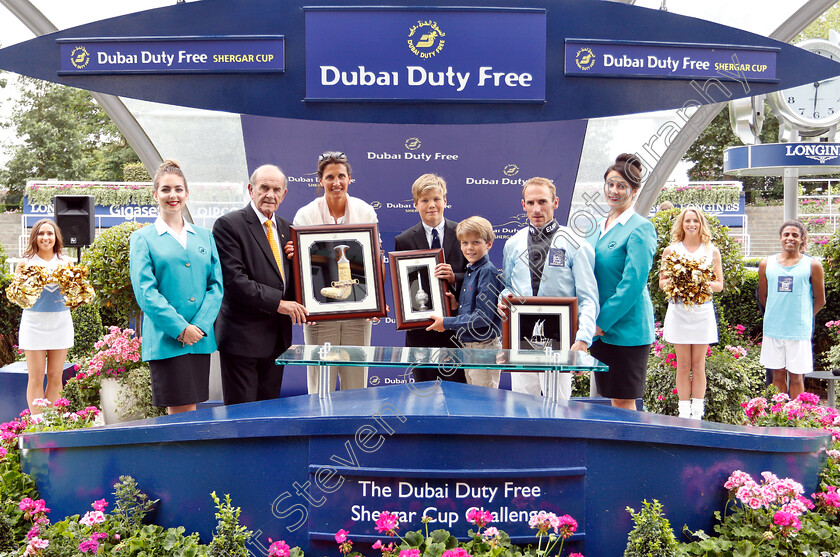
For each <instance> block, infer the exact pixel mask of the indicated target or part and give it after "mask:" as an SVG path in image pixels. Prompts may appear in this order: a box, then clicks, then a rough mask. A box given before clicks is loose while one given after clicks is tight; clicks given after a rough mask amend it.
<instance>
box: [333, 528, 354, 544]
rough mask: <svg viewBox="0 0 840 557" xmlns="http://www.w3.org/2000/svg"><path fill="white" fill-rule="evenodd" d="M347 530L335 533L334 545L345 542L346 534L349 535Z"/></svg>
mask: <svg viewBox="0 0 840 557" xmlns="http://www.w3.org/2000/svg"><path fill="white" fill-rule="evenodd" d="M349 533H350V532H348V531H347V530H339V531H338V532H336V533H335V541H336V543H342V542H345V541H347V534H349Z"/></svg>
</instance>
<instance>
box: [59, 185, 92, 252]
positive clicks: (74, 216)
mask: <svg viewBox="0 0 840 557" xmlns="http://www.w3.org/2000/svg"><path fill="white" fill-rule="evenodd" d="M93 205H94V203H93V196H92V195H56V196H55V197H54V198H53V208H54V210H55V224H56V225H57V226H58V228H60V229H61V235H62V236H63V237H64V245H65V246H68V247H78V246H89V245H90V244H91V242H93V236H94V234H95V232H94V226H93V224H94V222H93V219H94V214H93Z"/></svg>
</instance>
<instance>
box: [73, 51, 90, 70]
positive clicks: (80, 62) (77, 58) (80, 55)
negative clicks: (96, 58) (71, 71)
mask: <svg viewBox="0 0 840 557" xmlns="http://www.w3.org/2000/svg"><path fill="white" fill-rule="evenodd" d="M70 63H71V64H73V67H74V68H76V69H77V70H82V69H84V68H85V66H87V65H88V63H90V54H89V53H88V51H87V49H86V48H85V47H83V46H77V47H76V48H74V49H73V50H72V51H70Z"/></svg>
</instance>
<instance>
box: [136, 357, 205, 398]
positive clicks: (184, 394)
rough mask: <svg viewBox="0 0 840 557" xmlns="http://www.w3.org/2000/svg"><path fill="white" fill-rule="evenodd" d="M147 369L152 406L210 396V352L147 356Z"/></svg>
mask: <svg viewBox="0 0 840 557" xmlns="http://www.w3.org/2000/svg"><path fill="white" fill-rule="evenodd" d="M149 372H150V373H151V375H152V403H153V404H154V405H155V406H183V405H185V404H195V403H196V402H204V401H205V400H207V399H208V398H210V354H184V355H182V356H175V357H174V358H166V359H164V360H151V361H150V362H149Z"/></svg>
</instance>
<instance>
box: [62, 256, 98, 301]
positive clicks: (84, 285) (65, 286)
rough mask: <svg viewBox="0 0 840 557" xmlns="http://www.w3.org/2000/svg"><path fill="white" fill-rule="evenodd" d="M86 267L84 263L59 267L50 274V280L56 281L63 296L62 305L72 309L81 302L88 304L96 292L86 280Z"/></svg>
mask: <svg viewBox="0 0 840 557" xmlns="http://www.w3.org/2000/svg"><path fill="white" fill-rule="evenodd" d="M87 277H88V268H87V267H85V266H84V265H70V266H68V267H59V268H58V269H56V270H55V271H53V274H52V281H53V282H57V283H58V286H59V288H61V294H62V295H63V296H64V305H65V306H67V307H69V308H71V309H73V308H77V307H79V306H80V305H82V304H89V303H90V302H91V300H93V297H94V296H95V295H96V293H95V292H94V290H93V286H91V285H90V282H88V280H87Z"/></svg>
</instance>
